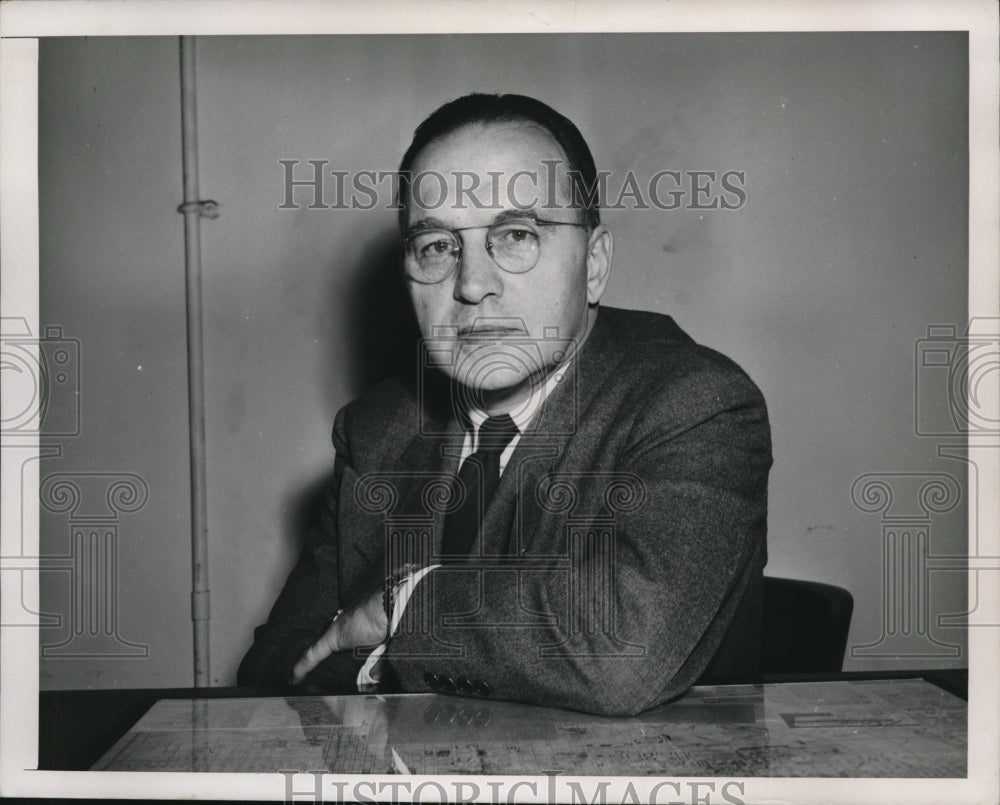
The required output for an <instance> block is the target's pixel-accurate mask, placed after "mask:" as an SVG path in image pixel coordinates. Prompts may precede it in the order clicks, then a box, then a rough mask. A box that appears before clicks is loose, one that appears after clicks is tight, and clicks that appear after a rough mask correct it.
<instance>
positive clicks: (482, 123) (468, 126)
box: [401, 117, 573, 226]
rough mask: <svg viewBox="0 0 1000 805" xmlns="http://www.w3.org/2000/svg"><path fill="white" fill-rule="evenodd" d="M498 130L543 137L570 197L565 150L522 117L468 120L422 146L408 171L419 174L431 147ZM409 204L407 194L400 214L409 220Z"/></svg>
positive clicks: (410, 200) (534, 124)
mask: <svg viewBox="0 0 1000 805" xmlns="http://www.w3.org/2000/svg"><path fill="white" fill-rule="evenodd" d="M498 128H511V129H515V130H516V129H520V130H525V131H532V132H537V133H539V134H542V135H544V138H545V139H546V140H547V141H548V142H549V143H551V144H552V145H553V146H554V147H555V149H556V151H557V152H558V154H559V166H558V168H561V169H562V170H561V173H562V176H561V182H560V183H561V184H562V185H563V186H562V188H561V189H562V190H563V191H564V192H566V194H567V196H572V191H573V180H572V174H571V171H572V170H573V168H572V164H573V163H572V161H571V160H570V158H569V155H568V154H567V153H566V149H565V148H563V146H562V143H560V142H559V140H558V139H557V138H556V136H555V135H554V134H553V133H552V132H551V131H549V130H548V129H547V128H546V127H545V126H543V125H542V124H540V123H537V122H536V121H534V120H531V119H529V118H523V117H512V118H511V119H510V120H470V121H469V122H467V123H463V124H462V125H461V126H459V127H458V128H455V129H452V130H450V131H446V132H444V133H442V134H440V135H438V136H437V137H434V138H433V139H431V140H428V141H427V142H426V143H424V144H423V146H422V147H421V148H420V150H419V151H417V153H416V154H414V155H413V158H412V159H411V160H410V171H411V172H412V173H413V174H418V173H420V172H421V171H420V170H417V167H418V166H419V164H420V160H421V159H423V157H424V155H425V153H426V152H427V151H428V150H429V149H431V148H433V147H436V146H441V145H442V144H445V143H447V142H448V141H449V140H452V139H457V138H458V137H460V136H462V135H463V134H467V133H470V132H474V131H475V130H476V129H479V130H480V131H481V132H483V133H485V132H486V131H487V130H489V129H498ZM411 204H412V198H411V197H410V196H409V194H407V198H406V204H405V205H404V206H403V209H402V210H401V212H403V213H404V214H405V215H406V217H407V218H409V215H410V205H411ZM401 226H402V223H401Z"/></svg>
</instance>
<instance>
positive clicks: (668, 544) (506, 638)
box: [386, 364, 771, 715]
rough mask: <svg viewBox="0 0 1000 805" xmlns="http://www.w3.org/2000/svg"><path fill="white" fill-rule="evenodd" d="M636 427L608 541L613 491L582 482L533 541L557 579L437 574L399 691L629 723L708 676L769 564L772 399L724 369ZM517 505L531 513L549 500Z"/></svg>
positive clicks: (404, 648) (409, 640)
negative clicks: (522, 704) (626, 718)
mask: <svg viewBox="0 0 1000 805" xmlns="http://www.w3.org/2000/svg"><path fill="white" fill-rule="evenodd" d="M675 380H676V379H675ZM629 420H630V421H629V423H628V427H627V437H624V438H622V439H621V443H620V444H619V445H618V446H617V447H616V448H615V450H614V453H613V461H611V462H607V461H606V462H605V463H603V465H602V466H603V467H604V468H605V469H610V470H614V471H616V472H620V473H622V474H625V475H627V476H628V477H630V478H632V479H634V480H635V481H636V483H637V486H638V489H637V490H636V489H633V490H632V491H630V492H625V491H623V494H625V496H626V498H628V496H629V495H632V496H633V497H631V498H628V499H624V500H622V501H619V503H620V504H621V505H619V506H617V513H616V514H615V516H614V523H613V529H609V528H608V526H607V510H608V507H607V504H608V498H607V494H608V490H607V489H600V488H598V486H595V485H594V483H593V482H594V481H595V478H594V476H595V473H579V474H578V477H576V478H575V480H576V481H577V482H578V486H579V488H578V489H577V490H575V491H574V492H573V494H577V495H579V502H578V505H577V506H576V507H575V508H574V515H573V516H574V518H575V519H574V520H572V521H571V520H570V519H567V517H566V516H565V515H563V517H562V519H560V518H559V517H555V516H549V517H543V518H541V519H540V520H539V522H540V523H544V524H546V525H545V526H544V528H546V529H547V532H546V533H539V532H538V531H535V532H534V533H533V534H532V536H530V537H529V544H530V545H531V546H532V548H531V550H532V552H535V551H536V550H537V546H540V545H541V546H548V550H547V553H548V554H549V556H551V557H553V561H552V562H551V563H550V565H549V566H548V567H546V566H544V562H542V563H540V562H538V561H535V557H534V556H532V555H529V556H528V557H526V558H522V557H514V558H513V559H512V560H511V563H510V567H509V568H501V569H496V568H492V569H490V570H487V571H484V570H481V569H477V568H476V567H475V566H474V565H471V564H468V565H457V566H456V565H449V566H445V567H442V568H439V569H437V570H434V571H433V572H431V573H430V574H428V576H427V577H426V578H425V579H424V580H423V581H422V582H421V584H420V586H419V587H418V591H417V593H415V594H414V596H413V597H412V598H411V599H410V602H409V605H408V607H407V613H406V616H407V617H406V622H408V623H410V624H411V625H416V627H417V628H411V629H409V630H400V631H399V632H397V633H396V634H395V635H394V636H393V638H392V640H391V641H390V643H389V647H388V650H387V652H386V656H387V658H388V659H389V662H390V663H391V664H392V667H393V670H394V671H395V673H396V676H397V678H398V679H399V681H400V684H401V685H402V686H403V687H404V689H407V690H414V691H420V690H423V691H426V690H443V691H450V690H456V691H457V692H459V693H471V694H472V695H481V696H493V697H497V698H502V699H511V700H519V701H526V702H532V703H537V704H543V705H549V706H558V707H564V708H568V709H576V710H585V711H589V712H595V713H600V714H606V715H632V714H635V713H638V712H640V711H642V710H645V709H647V708H649V707H652V706H655V705H657V704H659V703H661V702H663V701H666V700H667V699H670V698H673V697H675V696H677V695H680V694H681V693H683V692H684V691H685V690H686V689H687V688H688V687H690V686H691V685H692V684H693V683H694V681H695V680H696V679H697V678H698V677H699V676H700V675H701V673H702V672H703V671H704V670H705V668H706V667H707V666H708V664H709V663H710V662H711V660H712V658H713V656H714V655H715V653H716V651H717V649H718V648H719V646H720V644H721V642H722V639H723V637H724V635H725V633H726V631H727V629H728V628H729V626H730V624H731V623H732V622H733V621H734V619H735V618H736V616H737V613H738V612H739V609H740V605H741V602H742V599H743V597H744V593H745V592H746V591H747V589H748V588H749V587H750V586H751V585H752V584H753V583H754V579H755V577H756V579H757V580H758V582H759V577H760V574H761V569H762V566H763V557H764V541H765V520H766V495H767V473H768V469H769V467H770V464H771V446H770V431H769V426H768V422H767V414H766V409H765V406H764V401H763V398H762V397H761V395H760V392H759V391H758V390H757V389H756V387H755V386H754V385H753V384H752V383H751V382H750V380H749V379H748V378H746V376H745V375H743V374H742V372H740V371H739V370H738V369H734V368H731V366H726V365H724V364H723V365H715V367H714V368H710V369H708V370H706V371H700V372H698V373H693V374H692V375H691V376H689V377H685V378H681V380H680V382H672V383H671V387H670V389H669V391H667V390H666V389H664V390H662V391H661V392H659V393H653V394H650V395H648V396H647V397H646V398H645V399H644V400H643V403H642V405H641V406H639V407H636V408H635V409H634V410H633V411H632V412H631V413H630V414H629ZM599 440H600V434H594V435H593V438H592V441H599ZM508 471H509V466H508ZM613 474H614V473H612V475H613ZM571 480H573V479H571ZM519 494H520V495H521V496H522V498H523V499H524V500H523V501H522V503H523V504H524V505H523V506H521V505H519V508H524V507H525V506H527V505H528V504H529V503H530V500H531V498H532V497H538V496H539V495H540V494H542V491H541V490H539V489H519ZM635 495H638V497H637V498H636V497H634V496H635ZM581 515H582V516H581ZM574 540H575V542H574ZM573 545H576V546H577V548H579V546H581V545H582V546H583V548H582V549H576V548H574V547H573ZM543 552H545V551H543ZM557 554H562V557H561V559H560V556H557ZM567 557H568V558H567ZM528 560H532V561H530V562H529V561H528ZM519 561H520V562H521V564H520V565H519V564H518V562H519Z"/></svg>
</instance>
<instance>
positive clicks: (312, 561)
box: [237, 412, 363, 687]
mask: <svg viewBox="0 0 1000 805" xmlns="http://www.w3.org/2000/svg"><path fill="white" fill-rule="evenodd" d="M341 416H342V412H341V415H338V424H339V422H340V419H341ZM340 432H341V429H340V428H339V427H337V426H335V427H334V447H335V449H336V459H335V464H334V477H333V480H332V482H331V483H330V485H329V486H328V487H327V488H326V490H325V492H324V499H323V506H322V510H321V513H320V516H319V520H318V522H317V523H316V525H315V526H314V527H313V528H312V529H311V530H310V532H309V535H308V537H307V539H306V544H305V546H304V548H303V550H302V553H301V555H300V558H299V560H298V563H297V564H296V565H295V567H294V568H293V569H292V572H291V574H290V575H289V577H288V580H287V581H286V582H285V586H284V588H283V589H282V591H281V594H280V595H279V596H278V599H277V601H276V602H275V604H274V606H273V607H272V609H271V613H270V615H269V616H268V619H267V622H266V623H265V624H263V625H262V626H258V627H257V628H256V629H255V630H254V641H253V645H252V646H251V647H250V650H249V651H248V652H247V653H246V656H244V658H243V661H242V662H241V663H240V667H239V670H238V671H237V683H238V684H240V685H254V686H266V687H283V686H286V685H288V684H289V679H290V677H291V674H292V668H293V667H294V666H295V664H296V663H297V662H298V660H299V658H300V657H301V656H302V654H303V653H304V652H305V651H306V649H307V648H309V646H310V645H312V644H313V643H314V642H315V641H316V640H318V639H319V637H320V636H321V635H322V634H323V632H324V631H325V630H326V627H327V626H329V624H330V621H331V620H332V618H333V616H334V615H335V614H336V612H337V610H338V609H339V608H340V607H341V606H342V604H341V601H340V594H339V593H340V591H339V589H338V567H337V564H338V563H337V555H338V551H337V508H338V499H339V495H340V487H341V484H342V479H343V475H344V468H345V467H346V466H348V465H349V463H350V455H349V451H348V448H347V445H346V442H345V441H344V440H343V439H341V438H339V436H338V434H339V433H340ZM362 662H363V660H362V659H358V658H355V656H354V653H353V652H350V651H346V652H338V653H336V654H334V655H332V656H331V657H328V658H327V659H326V660H324V661H323V662H322V663H320V665H318V666H317V667H316V668H315V669H314V670H313V671H312V672H311V673H310V674H309V676H308V677H307V679H306V681H307V682H308V683H312V684H319V685H327V686H336V687H346V686H353V685H354V683H355V679H356V677H357V673H358V670H359V669H360V667H361V664H362Z"/></svg>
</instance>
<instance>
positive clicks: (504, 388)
mask: <svg viewBox="0 0 1000 805" xmlns="http://www.w3.org/2000/svg"><path fill="white" fill-rule="evenodd" d="M451 379H452V380H453V381H455V383H456V387H455V392H456V395H457V397H458V400H457V402H459V404H460V406H461V407H462V408H466V409H468V408H481V409H484V410H486V411H487V413H498V412H500V411H503V412H506V413H511V412H514V411H516V410H517V408H518V407H519V406H521V405H525V404H527V402H528V401H529V400H530V398H531V395H532V392H533V391H534V390H535V386H536V385H537V383H536V382H535V380H534V377H533V376H532V375H529V374H522V373H518V372H510V371H501V370H497V371H495V372H493V373H490V374H489V375H488V376H485V377H484V376H482V375H475V374H474V375H471V376H470V375H463V374H461V373H456V374H453V375H451Z"/></svg>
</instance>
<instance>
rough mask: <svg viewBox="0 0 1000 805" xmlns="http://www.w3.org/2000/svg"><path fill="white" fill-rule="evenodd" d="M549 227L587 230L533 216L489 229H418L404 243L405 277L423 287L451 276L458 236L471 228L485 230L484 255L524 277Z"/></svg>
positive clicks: (535, 260)
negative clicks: (543, 233)
mask: <svg viewBox="0 0 1000 805" xmlns="http://www.w3.org/2000/svg"><path fill="white" fill-rule="evenodd" d="M548 226H577V227H580V228H582V229H590V227H589V226H588V225H587V224H577V223H571V222H569V221H547V220H545V219H544V218H534V217H531V218H508V219H506V220H503V221H498V222H497V223H495V224H492V225H490V226H489V227H484V226H463V227H460V228H459V229H436V228H435V229H421V230H419V231H417V232H414V233H413V234H410V235H407V236H406V237H405V238H404V240H403V252H404V259H403V265H404V267H405V269H406V275H407V276H408V277H409V278H410V279H411V280H413V281H414V282H419V283H421V284H424V285H434V284H436V283H438V282H443V281H444V280H445V279H447V278H448V277H450V276H451V274H452V272H453V271H454V270H455V266H457V265H458V261H459V259H460V258H461V256H462V251H463V250H464V248H465V245H464V243H463V241H462V239H461V237H459V234H458V233H459V232H466V231H468V230H470V229H486V240H485V243H484V245H485V247H486V252H487V254H489V256H490V257H492V258H493V262H494V263H496V264H497V265H498V266H500V268H502V269H503V270H504V271H507V272H509V273H511V274H524V273H525V272H526V271H531V269H533V268H534V267H535V265H536V263H538V257H539V254H540V253H541V250H542V238H541V235H540V231H541V230H543V229H544V228H545V227H548Z"/></svg>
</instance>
